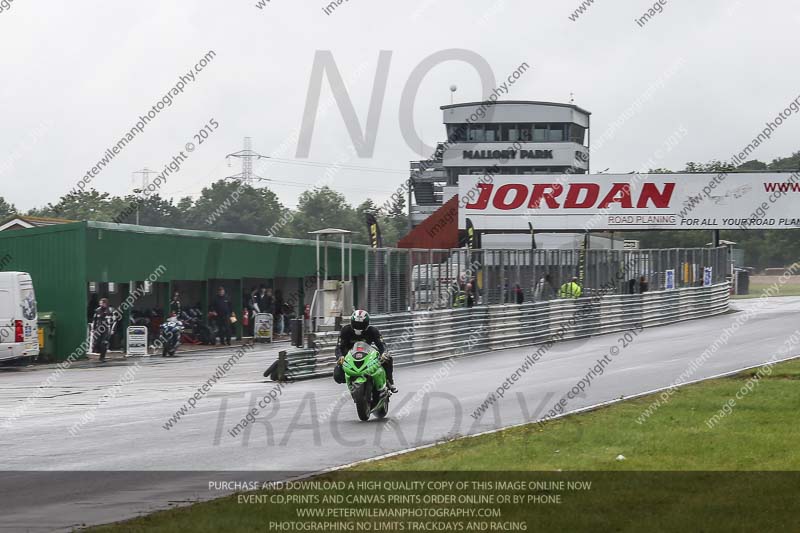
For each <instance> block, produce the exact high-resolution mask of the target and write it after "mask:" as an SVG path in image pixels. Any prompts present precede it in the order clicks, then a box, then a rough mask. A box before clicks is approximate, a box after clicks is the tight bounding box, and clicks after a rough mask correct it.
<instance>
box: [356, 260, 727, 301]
mask: <svg viewBox="0 0 800 533" xmlns="http://www.w3.org/2000/svg"><path fill="white" fill-rule="evenodd" d="M365 267H366V272H367V280H366V293H367V294H366V298H367V304H368V309H369V310H370V312H372V313H377V314H384V313H401V312H405V311H418V310H425V309H447V308H455V307H471V306H474V305H488V304H502V303H508V304H512V303H523V302H531V301H542V300H550V299H554V298H559V297H561V298H564V297H568V298H570V297H585V296H594V295H597V294H633V293H641V292H646V291H659V290H667V289H673V288H685V287H696V286H703V285H712V284H717V283H722V282H724V281H725V279H726V275H727V274H728V271H729V258H728V249H727V248H725V247H720V248H675V249H664V250H607V249H598V250H517V249H511V250H507V249H504V250H499V249H498V250H495V249H492V250H469V249H464V248H460V249H451V250H428V249H425V250H419V249H395V248H381V249H370V250H368V251H367V257H366V265H365Z"/></svg>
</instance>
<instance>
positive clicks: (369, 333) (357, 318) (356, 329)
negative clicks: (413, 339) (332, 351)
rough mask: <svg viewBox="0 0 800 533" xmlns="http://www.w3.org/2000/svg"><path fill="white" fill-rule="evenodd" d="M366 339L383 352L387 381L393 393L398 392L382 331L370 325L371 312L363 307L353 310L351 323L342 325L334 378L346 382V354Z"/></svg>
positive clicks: (337, 381)
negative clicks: (344, 368)
mask: <svg viewBox="0 0 800 533" xmlns="http://www.w3.org/2000/svg"><path fill="white" fill-rule="evenodd" d="M360 341H364V342H366V343H369V344H374V345H375V347H376V348H377V349H378V353H380V354H381V366H382V367H383V369H384V371H385V372H386V383H387V385H388V387H389V390H390V391H392V392H393V393H396V392H397V387H395V386H394V376H393V373H394V365H393V363H392V358H391V356H390V355H389V354H388V353H386V345H385V344H384V343H383V337H382V336H381V332H380V331H378V328H376V327H375V326H370V325H369V313H367V312H366V311H364V310H363V309H357V310H355V311H353V314H352V315H351V316H350V324H347V325H345V326H343V327H342V329H341V331H339V340H338V341H337V342H336V367H335V368H334V369H333V379H334V381H336V383H344V382H345V378H344V370H343V369H342V364H344V356H345V355H346V354H347V352H349V351H350V350H352V349H353V346H354V345H355V343H357V342H360Z"/></svg>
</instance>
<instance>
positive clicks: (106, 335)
mask: <svg viewBox="0 0 800 533" xmlns="http://www.w3.org/2000/svg"><path fill="white" fill-rule="evenodd" d="M113 328H114V314H113V312H112V311H111V308H110V307H108V298H100V305H99V307H98V308H97V309H95V311H94V316H93V317H92V329H93V340H94V346H93V348H94V352H95V353H99V354H100V362H101V363H103V362H105V360H106V352H107V351H108V344H109V342H110V341H111V335H112V333H113V332H114V330H113Z"/></svg>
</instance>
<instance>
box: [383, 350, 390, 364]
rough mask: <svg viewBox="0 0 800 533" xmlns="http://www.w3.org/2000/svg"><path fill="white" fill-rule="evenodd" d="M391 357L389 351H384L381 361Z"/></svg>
mask: <svg viewBox="0 0 800 533" xmlns="http://www.w3.org/2000/svg"><path fill="white" fill-rule="evenodd" d="M389 359H391V357H389V352H383V353H382V354H381V363H385V362H386V361H388V360H389Z"/></svg>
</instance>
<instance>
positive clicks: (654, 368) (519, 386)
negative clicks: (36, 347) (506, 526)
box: [0, 298, 800, 531]
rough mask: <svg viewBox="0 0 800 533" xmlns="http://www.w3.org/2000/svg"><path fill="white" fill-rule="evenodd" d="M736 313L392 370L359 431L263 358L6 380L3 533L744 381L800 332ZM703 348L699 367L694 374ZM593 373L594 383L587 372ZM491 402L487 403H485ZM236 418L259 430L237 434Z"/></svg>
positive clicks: (779, 311) (0, 399)
mask: <svg viewBox="0 0 800 533" xmlns="http://www.w3.org/2000/svg"><path fill="white" fill-rule="evenodd" d="M732 308H733V310H734V312H732V313H729V314H727V315H723V316H718V317H713V318H709V319H706V320H698V321H693V322H685V323H679V324H675V325H670V326H664V327H659V328H653V329H646V330H643V331H642V332H640V333H638V334H634V333H635V332H631V335H630V340H626V339H625V338H624V337H625V334H624V333H616V334H609V335H605V336H600V337H595V338H592V339H584V340H575V341H570V342H565V343H562V344H560V345H557V346H556V347H554V348H553V349H552V350H550V351H548V352H546V353H544V354H542V356H541V358H540V359H539V360H538V361H537V362H536V363H535V364H533V365H529V366H528V367H527V369H526V370H525V371H524V372H517V378H516V379H514V380H511V379H509V378H510V376H511V375H512V374H514V373H515V371H518V369H519V368H520V367H521V366H523V365H524V363H525V360H526V358H527V357H528V356H530V355H531V354H533V353H534V352H536V350H537V348H536V347H522V348H517V349H508V350H502V351H497V352H493V353H488V354H474V355H471V356H469V357H466V358H463V359H459V360H455V361H451V362H432V363H428V364H424V365H418V366H411V367H398V368H397V370H396V372H395V374H396V380H397V385H398V386H399V388H400V393H399V394H398V395H396V396H394V397H393V398H392V403H391V406H390V412H389V417H388V418H387V419H385V420H377V419H374V418H373V419H371V420H370V421H369V422H367V423H363V422H359V421H358V418H357V416H356V412H355V408H354V406H353V404H352V401H351V400H350V399H349V396H348V395H347V394H346V391H345V388H344V386H341V385H337V384H336V383H334V382H333V380H331V379H316V380H308V381H299V382H295V383H289V384H286V385H285V386H279V385H278V384H276V383H274V382H270V381H267V380H266V379H265V378H263V377H262V372H263V371H264V369H265V368H266V367H267V366H268V365H269V364H270V363H272V361H274V360H275V358H276V354H277V348H272V347H269V348H266V349H262V348H257V349H253V350H250V351H248V352H246V354H245V355H244V356H243V357H242V358H241V359H240V360H239V361H238V362H236V363H235V364H234V365H233V366H232V367H231V368H230V370H229V371H227V372H226V371H225V369H224V368H222V367H221V365H224V364H225V363H226V361H229V360H230V358H231V356H232V354H233V352H232V351H224V352H220V351H216V352H208V353H206V354H192V355H186V356H183V357H178V358H175V359H162V358H160V357H153V358H143V359H136V360H132V359H131V360H127V361H124V362H114V363H108V364H107V366H105V367H99V366H96V365H95V364H94V363H92V364H84V363H81V364H78V365H76V367H75V368H72V369H69V370H68V371H66V372H64V373H63V374H61V375H60V376H58V377H57V378H56V379H54V380H52V386H51V387H50V388H48V389H46V390H44V392H43V393H42V394H40V395H39V396H38V397H36V398H35V399H34V400H33V401H28V398H31V396H32V395H35V394H36V393H35V391H36V390H37V388H38V387H39V385H40V384H41V383H42V382H43V381H45V380H46V379H48V377H49V376H51V375H52V373H53V368H52V367H40V368H26V369H6V370H2V371H0V383H2V387H0V428H2V435H3V438H2V440H1V441H0V457H2V459H1V460H0V461H2V463H1V464H2V470H4V473H3V476H2V481H0V498H2V501H3V508H4V510H3V516H2V519H1V520H0V522H1V523H2V527H0V531H5V530H7V531H18V530H27V531H50V530H53V529H65V528H67V529H68V528H69V527H71V526H75V525H79V524H94V523H102V522H108V521H114V520H119V519H123V518H127V517H132V516H136V515H137V514H140V513H144V512H148V511H153V510H156V509H160V508H165V507H167V506H168V505H169V504H171V503H176V502H187V501H193V500H197V499H208V498H212V497H219V496H222V495H224V494H225V491H224V490H217V491H209V490H208V483H209V481H212V480H222V479H236V478H246V479H252V478H253V475H252V474H251V475H249V476H248V475H247V473H248V472H259V479H269V478H276V479H277V478H285V477H286V476H290V475H298V474H299V473H308V472H316V471H320V470H324V469H327V468H332V467H337V466H341V465H345V464H349V463H353V462H355V461H360V460H364V459H368V458H373V457H377V456H381V455H384V454H387V453H391V452H397V451H401V450H405V449H409V448H413V447H417V446H424V445H427V444H431V443H434V442H437V441H441V440H443V439H447V438H452V437H456V436H459V435H468V434H475V433H481V432H485V431H490V430H493V429H497V428H501V427H507V426H512V425H516V424H520V423H524V422H529V421H535V420H538V419H540V418H542V417H544V416H546V414H547V413H548V412H551V410H552V408H553V407H554V405H555V404H557V403H558V402H559V400H561V399H562V398H564V397H565V395H566V394H567V393H569V392H570V391H571V390H573V389H574V390H575V391H576V394H571V395H570V396H571V397H570V398H569V399H567V400H566V403H565V404H564V405H565V407H564V409H563V410H564V411H566V412H569V411H574V410H578V409H581V408H586V407H587V406H591V405H596V404H600V403H603V402H608V401H612V400H615V399H618V398H620V397H630V396H632V395H636V394H639V393H643V392H647V391H652V390H656V389H660V388H663V387H668V386H669V385H671V384H672V383H673V382H674V381H675V380H676V379H677V378H678V377H679V376H680V375H681V374H683V375H684V378H683V379H684V380H686V381H692V380H697V379H703V378H708V377H711V376H715V375H719V374H722V373H726V372H730V371H733V370H737V369H741V368H745V367H752V366H755V365H759V364H761V363H764V362H767V361H769V360H770V359H771V358H773V356H774V355H775V354H776V353H778V352H779V350H780V349H781V347H782V346H783V345H784V342H785V340H786V338H787V337H788V336H789V335H791V334H792V332H793V331H795V330H796V329H798V327H800V320H798V319H800V298H773V299H771V300H769V301H767V302H766V303H765V304H761V303H759V301H758V300H750V301H747V300H745V301H737V302H734V303H733V304H732ZM747 309H750V310H754V311H755V312H753V313H752V314H748V313H746V310H747ZM726 328H727V331H728V333H727V334H726V333H725V331H726ZM723 341H724V342H723ZM712 346H715V348H713V353H712V354H711V355H709V356H708V357H707V358H705V360H704V361H703V362H702V364H700V365H697V364H694V365H693V364H692V362H693V361H696V360H697V359H698V358H699V357H700V356H701V354H703V352H704V351H706V350H708V349H709V348H710V347H712ZM282 348H285V345H283V346H282ZM789 355H797V354H793V353H792V354H789ZM604 358H605V360H606V364H604V365H603V367H602V372H598V371H595V372H594V373H592V370H593V369H594V368H596V366H597V365H598V361H599V360H602V359H604ZM784 358H785V356H784ZM507 379H508V380H509V381H508V382H506V380H507ZM504 382H506V387H503V383H504ZM581 383H582V385H581ZM204 385H205V390H204V388H203V387H204ZM575 387H577V388H575ZM419 390H426V391H428V393H427V394H416V393H417V391H419ZM492 392H494V393H495V401H494V402H493V403H485V402H486V401H487V397H490V395H491V393H492ZM195 393H197V397H199V399H193V400H191V401H190V398H192V397H193V395H195ZM270 394H271V395H272V396H273V397H275V398H276V400H274V401H273V400H271V398H270V397H269V396H270ZM500 394H501V395H502V397H501V396H500ZM265 397H266V398H267V399H269V401H268V402H267V400H265V399H264V398H265ZM482 405H483V406H484V409H483V410H482V411H483V412H481V406H482ZM182 407H183V408H184V414H182V415H181V417H180V419H176V418H175V415H176V412H177V411H179V410H180V409H181V408H182ZM248 413H250V414H251V415H252V416H251V419H252V420H255V422H254V423H248V424H247V426H246V427H244V428H243V429H242V425H241V423H242V420H243V419H245V417H246V416H247V414H248ZM237 424H240V427H239V430H238V431H235V430H234V428H235V426H237ZM232 433H233V434H235V436H233V435H232ZM579 437H580V436H579V435H577V434H576V438H579ZM32 471H38V472H32ZM226 473H227V474H226Z"/></svg>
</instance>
